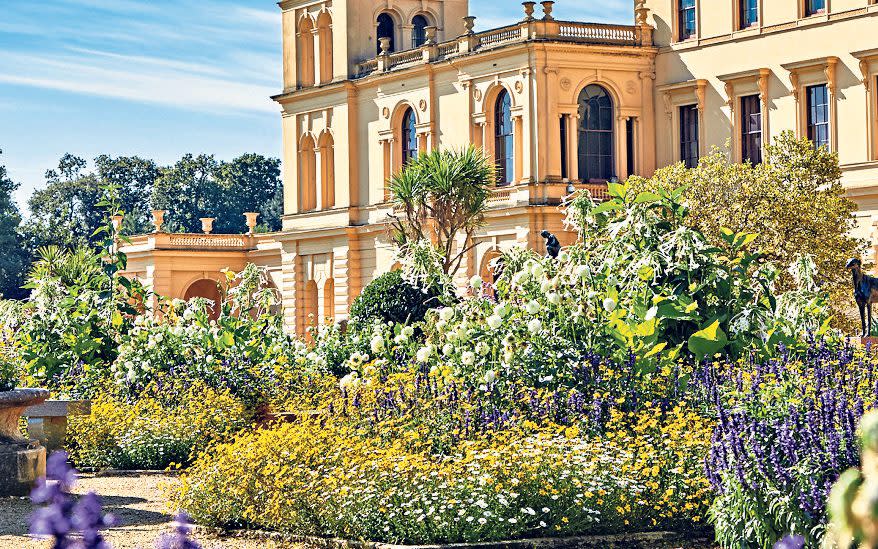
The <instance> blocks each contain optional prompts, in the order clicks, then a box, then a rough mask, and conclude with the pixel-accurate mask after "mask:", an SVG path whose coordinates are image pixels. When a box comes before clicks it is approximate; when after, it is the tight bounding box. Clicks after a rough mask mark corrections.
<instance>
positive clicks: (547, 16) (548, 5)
mask: <svg viewBox="0 0 878 549" xmlns="http://www.w3.org/2000/svg"><path fill="white" fill-rule="evenodd" d="M540 5H542V6H543V21H554V20H555V17H554V16H552V11H553V10H554V9H555V0H543V1H542V2H540Z"/></svg>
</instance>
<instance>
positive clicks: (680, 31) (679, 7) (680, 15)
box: [674, 0, 698, 42]
mask: <svg viewBox="0 0 878 549" xmlns="http://www.w3.org/2000/svg"><path fill="white" fill-rule="evenodd" d="M684 2H685V3H687V4H688V3H689V2H691V3H692V5H691V6H688V5H687V6H685V7H684ZM675 3H676V12H677V13H676V14H675V17H674V19H675V21H676V23H677V28H676V33H675V34H676V39H677V41H678V42H686V41H687V40H692V39H695V38H697V37H698V0H675ZM690 11H691V15H692V29H691V30H692V32H690V33H688V34H686V31H687V30H688V28H687V27H686V25H685V23H686V22H688V17H687V16H686V14H687V13H688V12H690Z"/></svg>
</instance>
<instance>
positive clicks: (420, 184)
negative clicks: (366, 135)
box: [390, 146, 496, 276]
mask: <svg viewBox="0 0 878 549" xmlns="http://www.w3.org/2000/svg"><path fill="white" fill-rule="evenodd" d="M495 181H496V176H495V168H494V165H493V163H492V162H491V161H490V160H489V159H488V158H487V157H485V155H484V154H483V153H482V152H481V151H479V150H477V149H476V148H475V147H472V146H471V147H469V148H467V149H464V150H462V151H439V150H433V151H431V152H428V153H425V154H421V155H419V156H418V157H417V158H415V159H413V160H411V161H410V162H409V163H408V164H407V165H406V166H405V167H404V168H403V169H402V171H400V172H399V173H398V174H396V175H394V176H393V177H392V178H391V179H390V192H391V196H392V199H391V201H392V203H393V205H394V209H395V210H399V211H401V216H397V215H391V227H392V230H393V232H394V238H395V239H396V242H397V244H398V245H399V246H400V248H402V249H405V248H406V246H408V245H410V244H415V243H425V242H430V243H432V244H433V246H434V247H435V249H436V251H437V252H438V253H439V255H440V256H441V263H442V264H441V267H442V272H443V273H445V274H446V275H451V276H453V275H454V274H455V273H456V272H457V270H458V269H459V268H460V265H461V263H462V261H463V258H464V257H466V254H467V252H469V251H470V250H471V249H472V248H473V246H474V245H475V243H474V241H473V234H474V233H475V231H476V229H478V228H479V227H481V226H482V225H483V224H484V221H485V211H486V210H487V208H488V197H489V196H490V194H491V186H492V185H493V184H494V182H495ZM461 236H462V240H461Z"/></svg>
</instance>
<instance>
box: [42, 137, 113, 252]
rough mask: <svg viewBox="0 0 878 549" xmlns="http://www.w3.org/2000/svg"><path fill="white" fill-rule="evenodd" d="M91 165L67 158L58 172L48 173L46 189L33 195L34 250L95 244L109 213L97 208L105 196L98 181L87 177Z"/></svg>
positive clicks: (60, 163)
mask: <svg viewBox="0 0 878 549" xmlns="http://www.w3.org/2000/svg"><path fill="white" fill-rule="evenodd" d="M87 164H88V163H87V162H86V161H85V160H84V159H82V158H79V157H76V156H73V155H71V154H69V153H68V154H65V155H64V156H63V157H61V160H60V161H59V162H58V168H57V169H56V170H49V171H47V172H46V182H47V185H46V188H44V189H38V190H36V191H34V193H33V195H31V197H30V200H28V207H29V209H30V213H31V216H30V218H29V219H28V221H27V223H26V225H25V232H26V233H27V236H28V238H29V239H30V240H31V242H30V245H31V246H32V248H33V249H36V248H37V247H40V246H47V245H57V246H61V247H63V248H75V247H77V246H81V245H89V244H90V243H91V242H92V235H93V234H94V232H95V231H96V230H97V229H98V227H100V226H101V225H102V224H103V222H104V217H105V213H104V212H103V211H101V210H100V209H98V208H96V207H95V204H97V203H98V202H100V201H101V200H102V199H103V198H104V196H103V194H104V193H103V191H102V190H101V186H100V181H99V180H98V177H97V176H96V175H95V174H93V173H85V168H86V166H87Z"/></svg>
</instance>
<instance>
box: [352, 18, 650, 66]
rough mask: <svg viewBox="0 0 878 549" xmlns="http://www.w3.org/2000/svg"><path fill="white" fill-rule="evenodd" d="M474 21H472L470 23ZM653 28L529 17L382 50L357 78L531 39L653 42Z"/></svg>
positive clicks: (636, 44) (634, 44)
mask: <svg viewBox="0 0 878 549" xmlns="http://www.w3.org/2000/svg"><path fill="white" fill-rule="evenodd" d="M470 24H471V23H470ZM650 31H651V28H650V27H646V26H637V25H608V24H601V23H577V22H574V21H557V20H554V19H552V20H545V19H542V20H529V21H522V22H521V23H517V24H515V25H510V26H506V27H500V28H497V29H492V30H488V31H484V32H478V33H476V32H470V33H468V34H465V35H463V36H461V37H459V38H457V39H455V40H450V41H447V42H440V43H436V42H435V40H433V39H430V38H431V37H428V40H427V43H426V44H425V45H423V46H421V47H420V48H416V49H412V50H405V51H401V52H395V53H386V52H385V53H382V54H381V55H379V56H378V57H375V58H372V59H367V60H365V61H363V62H361V63H358V64H357V65H356V67H355V71H354V72H355V74H354V78H364V77H366V76H369V75H372V74H376V73H384V72H390V71H394V70H401V69H405V68H409V67H413V66H418V65H424V64H427V63H435V62H439V61H444V60H446V59H454V58H457V57H462V56H465V55H472V54H476V53H481V52H485V51H491V50H495V49H498V48H503V47H506V46H510V45H513V44H523V43H527V42H564V43H573V44H593V45H603V46H622V47H642V46H647V47H649V46H652V34H651V32H650Z"/></svg>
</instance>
